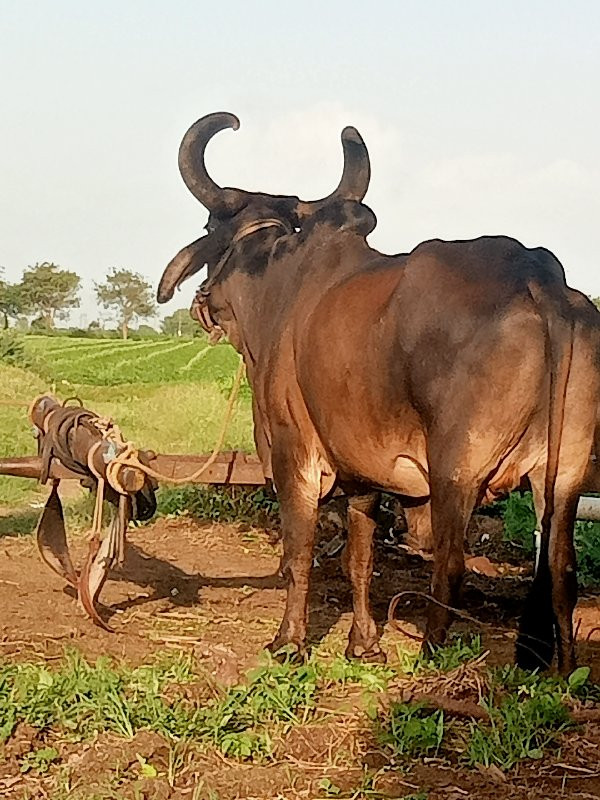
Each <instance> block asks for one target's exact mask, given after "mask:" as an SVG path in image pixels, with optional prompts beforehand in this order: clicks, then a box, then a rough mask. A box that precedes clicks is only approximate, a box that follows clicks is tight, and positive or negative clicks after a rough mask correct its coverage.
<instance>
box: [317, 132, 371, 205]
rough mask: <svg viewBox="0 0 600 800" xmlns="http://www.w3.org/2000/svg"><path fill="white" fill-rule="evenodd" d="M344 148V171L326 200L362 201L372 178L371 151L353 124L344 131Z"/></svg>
mask: <svg viewBox="0 0 600 800" xmlns="http://www.w3.org/2000/svg"><path fill="white" fill-rule="evenodd" d="M342 147H343V148H344V171H343V173H342V178H341V180H340V182H339V185H338V187H337V189H336V190H335V191H334V192H332V193H331V194H330V195H329V197H327V198H325V199H326V200H333V199H336V198H339V199H340V200H356V201H357V202H359V203H360V202H361V201H362V199H363V198H364V196H365V195H366V193H367V189H368V188H369V181H370V180H371V162H370V161H369V151H368V150H367V146H366V144H365V143H364V141H363V139H362V136H361V135H360V133H359V132H358V131H357V130H356V128H353V127H352V125H348V127H346V128H344V130H343V131H342Z"/></svg>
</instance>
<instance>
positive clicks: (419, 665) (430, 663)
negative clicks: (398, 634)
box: [415, 634, 483, 672]
mask: <svg viewBox="0 0 600 800" xmlns="http://www.w3.org/2000/svg"><path fill="white" fill-rule="evenodd" d="M482 653H483V645H482V644H481V636H480V635H479V634H470V635H468V636H467V637H464V638H463V637H462V636H460V635H455V636H451V637H450V639H449V641H448V644H446V645H444V646H443V647H436V648H434V649H432V650H431V652H430V653H428V654H419V656H418V658H417V659H416V661H415V671H416V672H419V671H423V670H431V671H434V672H450V671H452V670H453V669H456V668H457V667H459V666H460V665H461V664H467V663H468V662H469V661H474V660H475V659H476V658H479V656H480V655H482Z"/></svg>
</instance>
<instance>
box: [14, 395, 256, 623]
mask: <svg viewBox="0 0 600 800" xmlns="http://www.w3.org/2000/svg"><path fill="white" fill-rule="evenodd" d="M29 419H30V421H31V423H32V425H33V432H34V436H35V437H36V439H37V442H38V454H37V455H36V456H23V457H15V458H4V459H0V475H10V476H14V477H18V478H31V479H35V480H37V481H39V482H40V483H42V484H50V486H51V490H50V494H49V497H48V500H47V502H46V505H45V507H44V510H43V512H42V515H41V517H40V520H39V522H38V526H37V531H36V539H37V545H38V549H39V552H40V555H41V557H42V560H43V561H44V562H45V564H46V565H47V566H48V567H50V569H51V570H53V571H54V572H56V573H57V574H58V575H59V576H60V577H61V578H63V579H64V580H65V581H66V582H67V583H69V584H70V585H71V586H73V587H74V589H75V590H76V591H77V597H78V602H79V605H80V606H81V608H82V609H83V610H84V611H85V612H86V613H87V615H88V616H89V617H90V618H91V619H92V620H93V622H95V623H96V624H97V625H99V626H100V627H102V628H104V629H105V630H109V631H110V630H111V629H110V628H109V626H108V625H107V624H106V622H105V621H104V620H103V619H102V617H101V616H100V615H99V613H98V610H97V601H98V597H99V594H100V591H101V590H102V586H103V585H104V583H105V581H106V579H107V577H108V574H109V572H110V569H111V568H112V567H114V566H115V565H117V566H118V565H121V564H122V563H123V559H124V554H125V538H126V533H127V526H128V523H129V521H130V520H133V519H136V520H140V521H145V520H148V519H150V518H151V517H152V516H153V515H154V513H155V511H156V499H155V490H156V488H157V485H158V482H159V481H164V482H167V483H168V482H172V483H204V484H212V485H238V486H260V485H262V484H264V483H265V482H266V481H265V477H264V474H263V471H262V467H261V464H260V461H259V459H258V457H257V456H256V455H247V454H245V453H240V452H229V453H227V452H217V451H215V452H213V453H212V454H210V455H207V456H204V455H200V456H189V455H157V454H156V453H155V452H153V451H152V450H138V449H137V448H135V447H134V446H133V445H132V443H131V442H127V441H126V440H125V439H124V438H123V436H122V434H121V431H120V430H119V428H118V426H117V425H115V423H114V422H113V421H112V420H111V419H109V418H105V417H101V416H99V415H98V414H96V413H94V412H93V411H89V410H88V409H85V408H83V407H82V406H81V404H78V405H69V404H68V402H67V401H65V403H60V402H59V401H58V400H57V399H56V398H54V397H51V396H49V395H42V396H41V397H38V398H36V399H35V400H34V401H33V403H32V404H31V406H30V408H29ZM62 480H78V481H79V482H80V483H81V485H82V486H83V487H85V488H87V489H90V490H91V491H92V492H94V494H95V497H96V502H95V508H94V516H93V521H92V528H91V535H90V539H89V545H88V553H87V557H86V558H85V561H84V563H83V565H82V566H81V568H80V569H76V568H75V566H74V564H73V560H72V558H71V553H70V550H69V546H68V542H67V534H66V527H65V520H64V513H63V508H62V503H61V500H60V496H59V494H58V487H59V484H60V481H62ZM104 501H108V503H110V504H111V505H112V506H113V509H114V510H113V513H112V518H111V520H110V524H109V527H108V530H104V525H103V516H104Z"/></svg>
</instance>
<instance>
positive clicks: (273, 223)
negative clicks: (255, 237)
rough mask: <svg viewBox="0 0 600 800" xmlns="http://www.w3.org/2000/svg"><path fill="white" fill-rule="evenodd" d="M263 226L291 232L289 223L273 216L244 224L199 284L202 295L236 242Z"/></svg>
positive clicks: (227, 259)
mask: <svg viewBox="0 0 600 800" xmlns="http://www.w3.org/2000/svg"><path fill="white" fill-rule="evenodd" d="M263 228H282V229H283V230H284V231H285V232H286V233H287V234H289V233H292V229H291V228H290V226H289V225H287V224H286V223H285V222H283V220H280V219H275V218H274V217H273V218H268V219H258V220H255V221H254V222H250V223H249V224H248V225H245V226H244V227H243V228H241V229H240V230H239V231H238V232H237V233H236V234H235V235H234V237H233V239H232V240H231V244H230V245H229V247H228V248H227V250H225V252H224V253H223V255H222V256H221V258H220V259H219V261H218V262H217V265H216V266H215V269H214V272H213V274H212V275H211V276H210V278H207V279H206V280H205V281H204V283H203V284H202V285H201V287H200V290H199V291H200V292H202V293H203V295H205V296H208V291H209V289H208V287H209V286H210V284H211V283H213V282H214V281H215V280H216V278H217V277H218V276H219V275H220V273H221V272H222V270H223V267H224V266H225V264H226V263H227V262H228V261H229V257H230V256H231V254H232V253H233V251H234V250H235V246H236V244H237V243H238V242H241V241H242V239H245V238H246V237H247V236H250V235H251V234H253V233H256V232H257V231H261V230H263Z"/></svg>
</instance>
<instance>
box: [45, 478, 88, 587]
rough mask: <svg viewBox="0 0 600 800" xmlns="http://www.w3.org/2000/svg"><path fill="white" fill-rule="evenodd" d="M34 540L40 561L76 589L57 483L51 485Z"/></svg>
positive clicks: (74, 573)
mask: <svg viewBox="0 0 600 800" xmlns="http://www.w3.org/2000/svg"><path fill="white" fill-rule="evenodd" d="M36 539H37V546H38V550H39V551H40V555H41V557H42V560H43V561H44V562H45V563H46V564H47V565H48V566H49V567H50V569H51V570H52V571H53V572H56V574H57V575H60V577H61V578H64V580H66V581H68V583H70V584H71V586H75V587H76V586H77V583H78V578H77V572H76V571H75V567H74V566H73V562H72V561H71V554H70V553H69V546H68V544H67V533H66V530H65V517H64V514H63V507H62V503H61V501H60V497H59V496H58V485H57V483H54V484H53V485H52V491H51V492H50V496H49V497H48V501H47V502H46V505H45V507H44V511H43V513H42V516H41V518H40V521H39V523H38V526H37V531H36Z"/></svg>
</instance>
